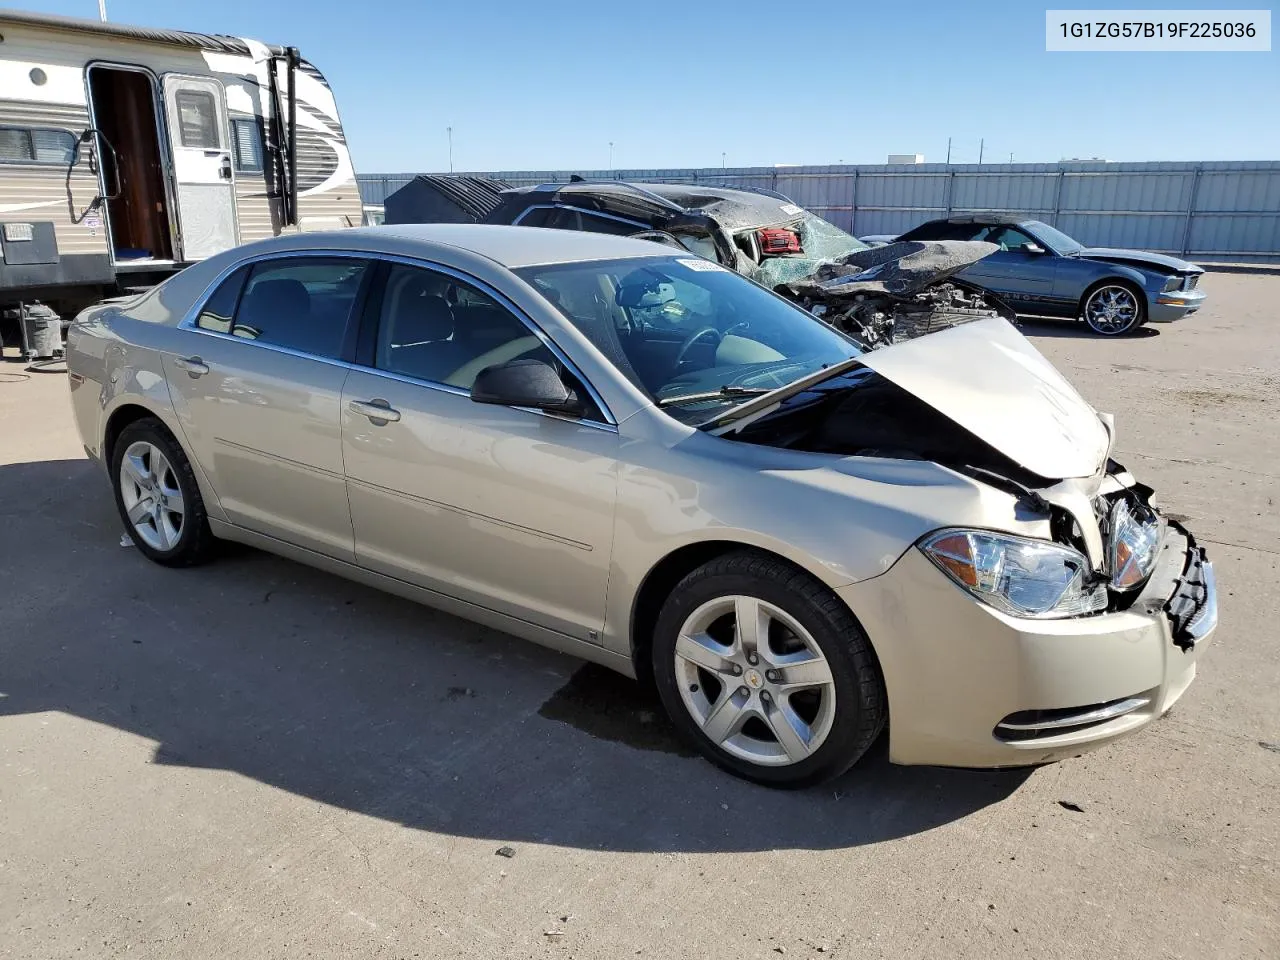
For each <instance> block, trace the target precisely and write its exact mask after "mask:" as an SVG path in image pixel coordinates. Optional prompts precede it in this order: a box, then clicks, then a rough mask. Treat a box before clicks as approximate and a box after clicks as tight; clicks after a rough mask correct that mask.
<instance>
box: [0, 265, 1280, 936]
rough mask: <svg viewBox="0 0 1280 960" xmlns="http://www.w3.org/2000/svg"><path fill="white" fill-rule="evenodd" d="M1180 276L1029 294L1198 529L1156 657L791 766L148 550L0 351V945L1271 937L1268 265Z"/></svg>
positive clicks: (1276, 818)
mask: <svg viewBox="0 0 1280 960" xmlns="http://www.w3.org/2000/svg"><path fill="white" fill-rule="evenodd" d="M1202 283H1203V285H1204V287H1205V289H1206V290H1207V291H1208V293H1209V301H1208V307H1207V308H1206V309H1205V310H1203V311H1202V312H1201V313H1199V314H1197V315H1196V316H1194V317H1192V318H1190V319H1189V320H1186V321H1183V322H1182V323H1180V324H1178V325H1176V326H1173V327H1162V328H1153V334H1152V335H1149V336H1145V337H1136V338H1130V339H1122V340H1118V341H1103V340H1095V339H1091V338H1087V337H1084V336H1081V335H1080V331H1079V330H1078V329H1076V328H1073V327H1071V326H1069V325H1065V324H1038V325H1028V326H1027V328H1026V332H1027V333H1028V334H1029V335H1030V336H1031V338H1032V339H1033V340H1034V341H1035V342H1036V343H1037V344H1038V345H1039V346H1040V348H1041V349H1042V350H1044V351H1045V352H1046V353H1047V354H1048V356H1049V357H1050V358H1051V359H1052V360H1053V361H1054V362H1055V363H1057V364H1058V365H1059V366H1060V367H1061V368H1062V369H1063V370H1064V371H1065V372H1066V373H1067V374H1068V376H1069V377H1070V378H1071V379H1072V380H1073V381H1074V382H1076V383H1077V384H1078V385H1079V386H1080V388H1081V389H1082V391H1083V392H1084V394H1085V395H1086V396H1087V397H1088V398H1089V399H1090V400H1091V401H1092V402H1094V403H1095V404H1096V405H1097V406H1098V407H1099V408H1100V409H1103V410H1109V411H1112V412H1114V413H1115V414H1116V419H1117V423H1118V426H1119V430H1120V434H1119V452H1118V458H1119V459H1120V460H1121V462H1124V463H1127V465H1128V466H1129V467H1130V468H1131V469H1132V470H1134V471H1135V472H1136V473H1137V474H1138V475H1139V476H1140V478H1142V479H1143V480H1145V481H1147V482H1149V483H1151V484H1152V485H1153V486H1155V487H1156V488H1157V489H1158V490H1159V491H1160V494H1161V496H1162V499H1163V501H1164V503H1165V506H1166V508H1167V509H1169V510H1171V511H1174V512H1177V513H1179V514H1184V515H1186V516H1187V517H1188V518H1189V520H1188V521H1187V522H1188V523H1189V524H1190V525H1191V527H1192V529H1193V530H1194V531H1195V532H1196V534H1197V536H1199V537H1200V538H1201V539H1203V540H1205V541H1207V542H1210V543H1211V544H1212V546H1211V547H1210V554H1211V556H1212V557H1213V558H1214V560H1215V562H1216V563H1217V565H1218V570H1219V581H1220V583H1221V587H1222V590H1223V596H1222V627H1221V629H1220V630H1219V633H1218V635H1217V637H1216V639H1215V641H1214V643H1213V644H1212V646H1211V647H1210V649H1209V650H1207V651H1206V654H1205V656H1204V658H1203V660H1202V661H1201V671H1200V676H1199V677H1198V678H1197V681H1196V683H1195V684H1194V685H1193V686H1192V688H1191V689H1190V691H1189V692H1188V693H1187V695H1186V696H1185V697H1184V698H1183V699H1182V700H1181V701H1180V702H1179V703H1178V705H1177V706H1176V708H1175V709H1174V710H1173V712H1172V713H1171V714H1170V715H1169V716H1168V717H1166V718H1165V719H1163V720H1162V721H1161V722H1160V723H1158V724H1156V725H1154V726H1153V727H1152V728H1150V729H1149V730H1147V731H1145V732H1143V733H1141V734H1139V735H1137V736H1134V737H1132V738H1130V739H1128V740H1125V741H1122V742H1121V743H1118V744H1115V745H1113V746H1111V747H1108V748H1106V749H1104V750H1102V751H1099V752H1098V753H1096V754H1091V755H1089V756H1088V757H1085V758H1082V759H1079V760H1072V761H1068V762H1065V763H1061V764H1058V765H1056V766H1052V767H1047V768H1042V769H1039V770H1036V771H1022V772H1016V773H1014V772H1011V773H982V772H977V773H975V772H963V771H948V770H936V769H903V768H894V767H890V766H888V764H887V763H886V762H885V760H884V756H883V749H882V748H881V749H879V750H877V751H873V754H872V755H871V756H869V757H868V758H867V760H866V761H865V762H864V763H863V764H862V765H861V766H860V767H859V768H857V769H856V770H855V771H853V772H852V773H851V774H849V775H848V776H846V777H845V778H843V779H842V780H840V781H839V782H837V783H836V784H834V785H831V786H830V787H827V788H823V789H815V790H811V791H807V792H804V793H777V792H770V791H766V790H763V789H760V788H757V787H752V786H749V785H747V784H743V783H739V782H737V781H735V780H732V779H730V778H729V777H727V776H725V775H723V774H720V773H718V772H717V771H715V770H714V769H713V768H711V767H710V766H709V765H708V764H706V763H704V762H703V761H701V760H699V759H696V758H693V757H688V756H681V755H680V754H679V753H678V752H676V751H675V749H674V747H672V746H671V745H670V741H669V740H666V739H664V734H663V733H662V731H661V729H657V728H656V727H654V725H660V724H661V719H660V718H655V717H656V715H655V713H654V711H653V710H652V709H650V707H651V706H652V705H650V706H646V705H645V704H644V703H643V701H642V700H637V701H636V702H634V703H631V704H628V705H626V706H625V708H619V709H623V713H621V714H619V713H618V712H616V711H615V712H613V713H609V711H608V710H604V711H599V710H597V712H602V713H604V714H606V715H607V720H608V721H609V724H611V726H609V727H608V728H607V729H606V728H605V727H603V726H601V725H599V724H597V723H596V721H595V720H593V719H592V710H593V707H592V705H591V704H584V703H583V697H586V696H589V694H590V690H591V689H598V688H601V687H604V688H605V689H606V690H607V689H608V688H607V687H606V686H605V685H603V684H585V683H583V682H582V681H581V680H580V681H579V682H578V683H577V684H575V685H571V684H570V678H571V677H572V676H574V674H575V673H576V672H577V671H578V670H579V668H580V664H578V663H576V662H574V661H571V660H569V659H567V658H565V657H560V656H557V655H554V654H551V653H547V652H545V651H542V650H539V649H537V648H535V647H532V646H529V645H527V644H524V643H521V642H520V641H517V640H514V639H512V638H508V637H504V636H502V635H500V634H497V633H494V632H493V631H488V630H483V629H480V628H478V627H475V626H472V625H470V624H466V623H463V622H462V621H459V620H456V619H453V618H451V617H447V616H444V615H441V614H438V613H434V612H432V611H430V610H427V609H425V608H422V607H417V606H414V605H412V604H409V603H405V602H402V601H400V600H397V599H394V598H391V597H387V596H384V595H381V594H378V593H375V592H373V591H370V590H366V589H364V588H362V587H358V586H354V585H352V584H349V583H346V582H344V581H340V580H337V579H334V578H332V577H329V576H326V575H324V574H320V573H316V572H314V571H311V570H308V569H306V568H303V567H300V566H297V565H295V564H291V563H287V562H285V561H282V560H276V559H274V558H271V557H268V556H265V555H262V554H257V553H253V552H251V551H237V552H235V553H234V554H233V555H232V556H230V557H228V558H226V559H224V560H222V561H221V562H219V563H218V564H216V565H214V566H212V567H209V568H206V569H203V570H198V571H171V570H163V569H160V568H158V567H155V566H153V565H150V564H147V563H146V562H145V561H144V560H143V559H142V558H141V557H140V556H139V555H138V554H137V551H136V550H129V549H125V548H121V547H120V546H119V545H118V543H119V533H120V530H119V524H118V521H117V519H116V517H115V515H114V511H113V509H112V507H111V504H110V501H109V498H108V492H107V487H106V483H105V480H104V479H103V478H102V476H101V475H100V474H98V473H97V472H96V471H95V469H94V468H92V467H91V466H89V465H88V464H87V463H86V462H85V461H84V460H83V459H81V458H80V453H79V447H78V443H77V442H76V438H75V435H74V431H73V429H72V425H71V420H70V410H69V407H68V403H67V396H66V384H65V381H64V380H63V379H62V378H60V377H50V376H33V377H32V378H31V379H29V380H25V381H20V382H8V381H9V380H11V379H12V378H11V377H9V376H0V544H2V545H3V547H2V549H0V575H2V578H0V583H3V584H4V598H5V599H4V603H3V606H2V607H0V956H2V957H5V958H15V960H17V958H40V960H52V958H63V957H85V956H93V957H124V956H128V957H158V958H169V957H175V956H183V957H219V958H222V957H227V956H234V957H237V958H239V957H244V958H259V957H280V958H285V957H289V958H293V957H299V956H306V955H309V956H313V957H334V958H347V957H357V956H358V957H412V956H415V955H416V956H418V957H436V956H438V957H454V956H485V957H489V956H493V957H538V958H543V957H565V958H567V957H570V956H572V957H578V958H591V957H602V958H610V960H616V958H618V957H632V956H641V957H645V956H648V957H663V958H666V957H677V956H697V957H700V958H709V960H711V958H719V957H725V958H730V957H732V958H740V957H761V958H764V957H776V956H777V955H778V954H777V952H775V951H776V949H777V948H779V947H782V948H785V950H786V952H787V955H788V956H801V957H818V956H822V957H842V958H859V960H863V958H876V957H885V958H899V957H901V958H910V960H917V958H922V957H947V958H983V960H985V958H989V957H1028V958H1036V960H1045V958H1048V960H1054V958H1061V960H1078V958H1080V957H1121V958H1143V960H1148V958H1151V957H1186V958H1194V960H1199V958H1202V957H1206V956H1213V957H1215V958H1217V957H1223V958H1257V960H1263V958H1267V960H1269V958H1273V957H1276V956H1278V955H1280V867H1278V866H1277V865H1278V864H1280V855H1278V854H1280V850H1278V849H1277V847H1278V845H1280V752H1277V750H1280V747H1277V746H1276V745H1277V744H1280V699H1278V698H1277V697H1276V694H1275V691H1276V690H1277V689H1280V658H1277V657H1276V655H1275V643H1274V638H1275V635H1276V628H1275V624H1276V623H1277V620H1278V619H1280V590H1278V589H1277V586H1276V584H1277V579H1278V578H1277V573H1278V572H1280V561H1277V559H1276V557H1277V555H1280V513H1278V512H1277V510H1276V506H1277V501H1280V490H1278V489H1277V486H1278V485H1277V482H1276V474H1277V472H1278V471H1277V468H1276V464H1277V463H1278V462H1280V433H1278V432H1277V431H1276V429H1275V419H1274V417H1275V414H1274V411H1275V409H1277V406H1276V402H1275V401H1277V400H1280V397H1277V396H1276V386H1275V385H1276V384H1277V383H1280V380H1277V377H1278V376H1280V337H1277V336H1276V333H1275V330H1276V321H1277V317H1278V316H1280V306H1278V305H1280V276H1274V275H1272V276H1265V275H1253V274H1218V273H1214V274H1209V275H1207V276H1206V277H1205V278H1204V280H1203V281H1202ZM16 370H17V367H16V366H15V365H11V364H8V365H4V366H3V367H0V374H5V375H8V374H11V373H13V372H15V371H16ZM1187 391H1210V392H1211V393H1212V395H1213V396H1214V397H1215V398H1217V399H1215V400H1214V402H1200V400H1201V399H1203V397H1204V396H1205V394H1203V393H1200V394H1193V395H1188V394H1187ZM1235 396H1245V397H1249V398H1250V399H1249V400H1247V401H1239V402H1237V401H1236V400H1233V399H1231V398H1232V397H1235ZM1254 397H1261V398H1263V399H1264V400H1265V401H1266V402H1263V403H1259V402H1257V400H1256V399H1252V398H1254ZM1219 401H1220V402H1219ZM268 600H269V602H268ZM451 689H463V690H468V691H472V693H471V694H469V695H466V696H450V694H449V691H450V690H451ZM615 689H616V688H615ZM566 690H567V691H570V692H571V693H572V695H569V694H568V693H566V692H565V691H566ZM608 696H610V697H613V700H611V701H610V703H609V704H606V706H610V707H611V706H613V705H615V704H616V703H617V702H618V701H619V700H625V699H626V698H625V697H624V696H623V695H621V694H617V693H610V694H608ZM553 697H554V698H556V699H555V702H554V709H547V710H545V711H544V712H543V713H542V714H540V713H539V711H540V710H543V708H544V705H546V704H547V702H548V701H549V700H551V699H552V698H553ZM595 707H596V708H598V707H600V705H599V704H596V705H595ZM574 710H580V711H581V716H579V717H577V718H576V719H575V716H574ZM626 711H629V713H628V712H626ZM629 719H633V722H634V723H635V724H636V725H637V729H638V727H639V726H640V725H645V726H646V727H647V728H648V727H653V728H651V729H646V730H645V731H644V733H643V734H641V733H639V732H637V734H636V736H635V738H634V739H635V741H636V742H637V743H638V744H642V745H643V749H637V748H633V747H632V746H629V745H627V742H626V740H627V738H628V734H627V726H628V722H629ZM1063 800H1066V801H1069V802H1072V803H1075V804H1078V805H1079V806H1080V807H1081V812H1079V813H1076V812H1073V811H1071V810H1069V809H1065V808H1063V807H1062V806H1060V805H1059V801H1063ZM505 846H509V847H511V848H512V851H513V855H512V856H511V857H505V856H497V855H495V853H496V851H497V849H498V848H499V847H505ZM563 917H569V918H570V919H568V920H562V919H561V918H563ZM548 931H552V933H553V934H555V933H558V934H559V935H558V936H556V935H550V936H549V935H548Z"/></svg>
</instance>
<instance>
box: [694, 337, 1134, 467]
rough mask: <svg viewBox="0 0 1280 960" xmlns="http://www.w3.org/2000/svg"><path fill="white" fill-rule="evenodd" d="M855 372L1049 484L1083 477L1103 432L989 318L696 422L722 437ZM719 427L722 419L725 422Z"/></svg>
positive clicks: (1092, 413)
mask: <svg viewBox="0 0 1280 960" xmlns="http://www.w3.org/2000/svg"><path fill="white" fill-rule="evenodd" d="M855 366H864V367H867V368H869V369H871V370H874V371H875V372H876V373H878V374H880V376H882V377H884V378H885V379H886V380H889V381H892V382H893V383H894V384H896V385H897V386H898V387H900V388H902V389H903V390H905V391H907V392H908V393H910V394H912V395H913V396H915V397H916V398H917V399H919V400H921V401H923V402H924V403H926V404H928V405H929V406H930V407H933V408H934V409H935V410H937V411H938V412H939V413H941V414H942V415H943V416H945V417H947V418H948V419H949V420H951V421H952V422H954V423H955V424H957V425H958V426H959V427H961V428H963V429H964V430H967V431H968V432H969V433H971V434H973V435H974V436H976V437H977V438H978V439H980V440H982V441H983V442H984V443H986V444H988V445H989V446H991V447H993V448H994V449H996V450H998V451H999V452H1000V453H1002V454H1004V455H1005V456H1006V457H1008V458H1009V459H1011V460H1013V461H1014V462H1015V463H1017V464H1019V465H1020V466H1022V467H1023V468H1025V469H1026V470H1029V471H1031V472H1032V473H1034V474H1037V475H1039V476H1041V477H1043V478H1045V479H1046V480H1049V481H1058V480H1065V479H1068V478H1074V477H1093V476H1096V475H1098V474H1099V473H1100V472H1101V471H1102V470H1103V468H1104V467H1105V465H1106V460H1107V456H1108V453H1109V451H1110V447H1111V433H1110V431H1109V430H1108V428H1107V427H1106V425H1105V424H1104V423H1103V422H1102V419H1101V418H1100V417H1099V416H1098V413H1097V411H1096V410H1094V409H1093V407H1091V406H1089V404H1088V403H1086V402H1085V400H1084V398H1083V397H1081V396H1080V394H1079V393H1078V392H1077V391H1076V389H1075V387H1073V386H1072V385H1071V384H1070V383H1068V382H1067V381H1066V379H1065V378H1064V377H1063V376H1062V374H1060V373H1059V372H1058V371H1057V370H1056V369H1054V367H1053V365H1052V364H1051V363H1049V361H1048V360H1046V359H1045V358H1044V356H1043V355H1042V354H1041V353H1040V352H1039V351H1038V350H1036V348H1035V347H1033V346H1032V345H1031V343H1030V341H1028V340H1027V339H1026V337H1024V336H1023V335H1022V334H1020V333H1019V332H1018V331H1017V330H1016V329H1014V327H1013V325H1012V324H1010V323H1009V322H1008V321H1007V320H1003V319H1001V318H999V317H991V318H987V319H983V320H976V321H974V322H972V323H966V324H961V325H959V326H955V327H950V328H948V329H945V330H939V331H937V332H936V333H931V334H929V335H928V336H925V337H918V338H916V339H913V340H907V341H904V342H902V343H895V344H892V345H890V346H887V347H883V348H881V349H879V350H873V351H871V352H869V353H865V354H863V355H862V356H860V357H857V358H855V359H853V360H850V361H847V362H844V363H840V364H836V365H834V366H832V367H830V368H828V369H827V370H824V371H819V372H818V373H816V374H813V375H811V376H809V377H805V378H803V379H801V380H798V381H796V382H795V383H793V384H790V385H788V386H786V387H783V388H781V389H779V390H774V391H772V392H770V393H768V394H765V395H763V396H760V397H758V398H755V399H753V400H750V401H748V402H746V403H744V404H741V405H739V406H738V407H735V408H734V409H733V410H731V411H729V412H728V413H727V414H725V415H723V416H721V417H719V418H717V419H716V420H715V421H713V422H712V423H710V424H706V425H704V426H707V427H708V428H710V429H711V431H712V432H713V433H727V432H730V431H732V430H735V429H738V428H740V427H741V426H743V425H745V423H747V422H749V419H754V418H752V416H751V415H752V414H758V415H760V416H764V415H766V414H767V413H768V412H770V411H771V410H773V409H775V408H776V407H777V405H778V404H779V403H780V402H781V401H782V400H785V399H786V398H787V397H789V396H792V395H794V394H797V393H800V392H802V391H804V390H807V389H809V388H810V387H813V386H815V385H816V384H817V383H821V382H822V381H824V380H827V379H830V378H832V377H835V376H839V375H840V374H842V373H844V372H846V371H848V370H850V369H851V368H853V367H855ZM726 421H729V422H728V423H726Z"/></svg>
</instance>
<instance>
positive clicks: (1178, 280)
mask: <svg viewBox="0 0 1280 960" xmlns="http://www.w3.org/2000/svg"><path fill="white" fill-rule="evenodd" d="M1180 289H1182V277H1169V278H1168V279H1166V280H1165V282H1164V292H1165V293H1169V292H1170V291H1172V290H1180Z"/></svg>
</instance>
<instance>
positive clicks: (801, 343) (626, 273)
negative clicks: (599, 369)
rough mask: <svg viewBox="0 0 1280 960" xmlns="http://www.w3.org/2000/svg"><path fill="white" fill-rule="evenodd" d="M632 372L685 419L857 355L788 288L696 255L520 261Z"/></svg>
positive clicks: (532, 279) (525, 274) (531, 279)
mask: <svg viewBox="0 0 1280 960" xmlns="http://www.w3.org/2000/svg"><path fill="white" fill-rule="evenodd" d="M516 273H517V274H519V275H520V277H522V278H523V279H524V280H525V281H526V282H528V283H530V284H532V285H533V286H534V287H535V288H536V289H537V290H538V291H539V292H540V293H541V294H542V295H543V296H544V297H546V298H547V300H549V301H550V302H551V303H552V304H553V305H554V306H555V307H556V308H557V309H559V311H560V312H561V313H563V314H564V315H565V317H566V318H568V320H569V321H570V322H571V323H572V324H573V325H574V326H575V327H577V328H578V329H579V330H580V331H581V332H582V333H583V334H584V335H585V336H586V337H587V338H588V339H589V340H590V341H591V342H592V343H593V344H594V345H595V346H596V347H597V348H598V349H599V350H600V352H601V353H603V354H604V355H605V356H606V357H608V358H609V360H610V361H611V362H612V363H613V364H614V366H615V367H617V368H618V370H619V371H620V372H621V373H622V375H623V376H625V377H626V378H627V379H628V380H630V381H631V382H632V383H634V384H635V385H636V386H637V387H639V388H640V389H641V390H643V391H644V392H645V393H646V394H647V395H648V396H649V397H650V398H652V399H653V400H654V402H656V403H658V404H659V405H660V406H662V407H664V408H666V410H667V412H668V413H670V414H671V415H672V416H673V417H675V418H676V419H678V420H681V421H683V422H685V423H701V422H703V421H705V420H707V419H709V418H710V417H711V416H713V415H716V414H719V413H720V412H722V411H723V410H725V409H727V408H728V407H729V406H732V405H735V404H738V403H742V402H743V401H744V400H745V399H747V398H749V397H751V396H753V395H756V394H761V393H767V392H769V391H770V390H776V389H777V388H778V387H784V386H786V385H787V384H789V383H791V382H792V381H795V380H798V379H800V378H801V377H804V376H807V375H809V374H811V373H814V372H816V371H818V370H820V369H822V368H825V367H828V366H831V365H832V364H834V363H839V362H840V361H842V360H847V359H849V358H850V357H856V356H858V354H859V353H860V351H859V350H858V347H857V345H856V344H855V343H854V342H853V341H852V340H849V339H848V338H847V337H845V336H844V335H843V334H841V333H838V332H837V331H836V330H834V329H833V328H832V327H830V326H828V325H827V324H825V323H823V322H822V321H821V320H819V319H818V318H817V317H815V316H813V315H812V314H810V313H808V312H806V311H804V310H801V309H800V308H799V307H796V306H794V305H792V304H790V303H788V302H787V301H785V300H783V299H782V298H781V297H778V296H775V295H774V294H772V293H770V292H769V291H768V290H765V289H764V288H762V287H760V286H758V285H756V284H754V283H752V282H751V281H750V280H747V279H745V278H743V277H741V276H739V275H738V274H736V273H734V272H733V271H731V270H726V269H724V268H723V267H721V266H719V265H718V264H714V263H711V262H709V261H706V260H700V259H697V258H694V257H669V258H668V257H658V258H652V259H649V258H645V259H632V260H606V261H595V262H590V263H568V264H556V265H553V266H541V267H525V268H523V269H520V270H517V271H516Z"/></svg>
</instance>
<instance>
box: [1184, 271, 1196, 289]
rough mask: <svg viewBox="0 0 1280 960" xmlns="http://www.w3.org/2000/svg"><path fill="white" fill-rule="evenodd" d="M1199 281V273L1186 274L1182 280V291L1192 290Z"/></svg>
mask: <svg viewBox="0 0 1280 960" xmlns="http://www.w3.org/2000/svg"><path fill="white" fill-rule="evenodd" d="M1199 282H1200V274H1198V273H1189V274H1187V276H1186V278H1185V279H1184V280H1183V281H1182V289H1183V290H1184V291H1189V290H1194V289H1195V288H1196V284H1197V283H1199Z"/></svg>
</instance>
